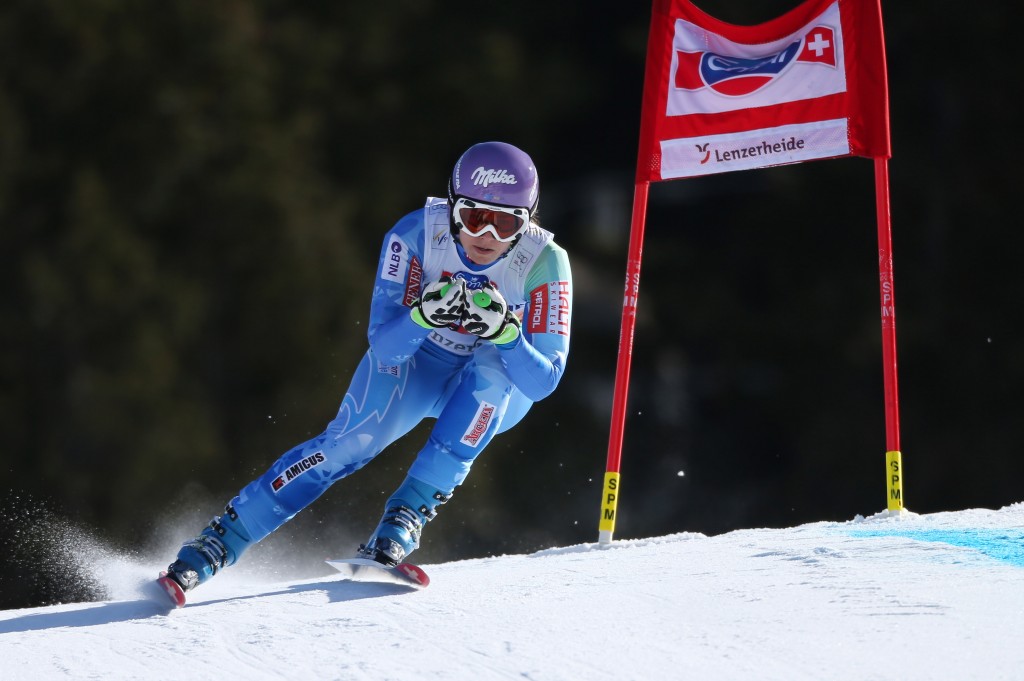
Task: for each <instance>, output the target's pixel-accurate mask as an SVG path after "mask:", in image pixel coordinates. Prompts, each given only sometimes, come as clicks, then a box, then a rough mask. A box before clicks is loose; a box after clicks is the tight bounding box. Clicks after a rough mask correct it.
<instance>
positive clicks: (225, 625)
mask: <svg viewBox="0 0 1024 681" xmlns="http://www.w3.org/2000/svg"><path fill="white" fill-rule="evenodd" d="M107 560H109V561H112V563H114V564H116V565H115V567H112V568H111V569H110V570H109V575H108V579H109V580H111V583H110V584H108V585H107V586H108V589H109V590H110V592H111V593H113V594H115V595H116V596H115V597H116V599H117V600H111V601H105V602H100V603H77V604H66V605H59V606H49V607H43V608H30V609H23V610H6V611H0V661H2V665H0V679H2V680H5V681H6V680H7V679H11V680H15V679H17V680H22V679H32V680H35V679H147V680H153V679H175V680H180V679H183V678H194V677H196V676H211V677H212V678H222V677H227V678H244V679H249V680H258V679H344V680H348V679H366V680H373V681H386V680H391V679H395V680H402V681H404V680H417V681H418V680H428V681H430V680H442V679H446V680H462V679H467V680H469V679H473V680H480V679H520V680H522V679H526V680H530V681H583V680H585V681H603V680H607V681H613V680H614V681H621V680H623V679H637V680H641V679H643V680H649V679H698V678H701V679H703V678H715V679H745V680H746V679H779V680H780V681H782V680H785V681H799V680H802V679H807V680H815V681H817V680H821V679H829V680H841V679H851V680H854V679H856V680H857V681H864V680H869V679H893V680H896V679H899V680H900V681H908V680H913V679H922V680H924V679H928V680H931V679H984V680H985V681H992V680H996V679H1022V678H1024V652H1022V650H1024V646H1022V645H1021V644H1020V633H1021V632H1022V631H1024V504H1014V505H1012V506H1008V507H1005V508H1002V509H999V510H988V509H972V510H966V511H956V512H948V513H936V514H930V515H918V514H914V513H911V512H909V511H904V512H902V513H899V514H894V513H888V512H883V513H879V514H876V515H873V516H870V517H867V518H864V517H861V516H858V517H857V518H855V519H853V520H851V521H848V522H843V523H834V522H820V523H811V524H808V525H801V526H798V527H794V528H786V529H750V530H740V531H735V532H730V533H728V534H723V535H720V536H715V537H707V536H704V535H701V534H693V533H682V534H675V535H669V536H665V537H655V538H647V539H631V540H616V541H615V542H613V543H612V544H611V545H610V546H599V545H597V544H583V545H578V546H570V547H564V548H553V549H548V550H545V551H540V552H537V553H534V554H530V555H510V556H499V557H491V558H480V559H475V560H464V561H457V562H451V563H443V564H438V565H428V566H424V567H426V569H427V572H428V573H429V575H430V577H431V586H430V587H429V588H427V589H425V590H422V591H416V590H414V589H411V588H408V587H405V586H400V585H392V584H373V583H356V582H350V581H344V580H343V579H342V578H341V576H340V575H337V574H336V573H334V571H333V570H331V568H329V567H327V566H326V565H325V566H324V574H323V576H322V577H316V578H313V579H304V580H298V581H291V582H288V581H276V582H270V583H268V582H266V581H260V580H259V579H257V578H254V577H253V576H252V575H251V574H249V573H245V574H233V573H232V572H231V570H228V571H226V572H225V573H224V574H223V575H220V576H218V577H217V578H215V579H214V580H212V581H211V582H210V583H208V584H206V585H203V586H202V587H199V588H198V589H196V590H195V591H193V592H192V593H191V594H189V596H190V600H189V603H188V605H187V606H186V607H184V608H182V609H180V610H171V609H170V608H169V607H167V606H165V605H163V602H164V600H165V599H166V597H165V596H164V595H163V594H162V593H160V592H159V591H158V590H157V588H156V587H155V585H154V583H153V582H152V579H153V578H154V577H155V575H156V573H157V572H158V570H159V569H160V566H156V565H141V564H137V563H133V562H131V561H127V560H123V559H118V558H117V557H116V556H108V557H107Z"/></svg>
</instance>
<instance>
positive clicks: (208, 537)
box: [157, 503, 253, 607]
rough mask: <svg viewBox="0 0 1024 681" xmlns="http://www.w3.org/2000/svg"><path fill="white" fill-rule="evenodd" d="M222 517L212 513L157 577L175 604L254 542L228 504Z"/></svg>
mask: <svg viewBox="0 0 1024 681" xmlns="http://www.w3.org/2000/svg"><path fill="white" fill-rule="evenodd" d="M224 513H225V515H224V516H214V518H213V520H211V521H210V524H209V525H208V526H207V527H205V528H203V531H202V532H201V533H200V534H199V536H197V537H195V538H194V539H191V540H189V541H187V542H185V543H184V544H182V546H181V549H179V550H178V556H177V559H176V560H175V561H174V562H173V563H171V564H170V565H169V566H168V567H167V570H166V571H165V572H161V573H160V578H159V579H158V580H157V581H158V582H159V583H160V585H161V586H162V587H163V588H164V590H165V591H166V592H167V594H168V595H169V596H170V597H171V599H172V600H173V601H175V604H176V605H177V606H178V607H181V606H182V605H184V603H185V592H187V591H191V590H192V589H194V588H196V587H197V586H199V585H200V584H202V583H203V582H205V581H206V580H208V579H210V577H213V576H214V575H215V574H217V572H218V571H219V570H221V569H222V568H226V567H228V566H229V565H232V564H234V563H235V562H236V561H237V560H238V558H239V557H240V556H241V555H242V553H243V552H244V551H245V550H246V549H247V548H249V546H250V545H251V544H252V543H253V542H252V540H251V539H250V538H249V533H248V532H247V531H246V529H245V526H244V525H242V522H241V521H240V520H239V519H238V514H237V513H236V512H235V509H234V507H233V506H232V505H231V504H230V503H229V504H228V505H227V506H225V507H224Z"/></svg>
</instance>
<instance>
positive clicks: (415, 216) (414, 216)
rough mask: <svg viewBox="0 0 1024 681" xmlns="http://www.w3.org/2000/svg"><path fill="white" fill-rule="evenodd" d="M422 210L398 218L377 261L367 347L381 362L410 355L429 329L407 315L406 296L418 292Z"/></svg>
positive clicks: (397, 359) (392, 362)
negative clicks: (368, 345)
mask: <svg viewBox="0 0 1024 681" xmlns="http://www.w3.org/2000/svg"><path fill="white" fill-rule="evenodd" d="M421 216H422V211H415V212H413V213H410V214H409V215H406V216H405V217H404V218H402V219H401V220H399V221H398V222H397V223H396V224H395V226H394V227H393V228H392V229H391V231H389V232H388V233H387V235H385V237H384V244H383V246H382V247H381V252H380V260H379V262H378V263H377V277H376V279H375V281H374V283H373V295H372V297H371V298H370V323H369V326H368V328H367V331H366V335H367V338H368V339H369V341H370V349H371V350H372V351H373V354H374V355H375V356H376V357H377V359H378V360H380V361H381V362H383V363H384V364H390V365H395V364H402V363H404V362H406V361H408V359H409V358H410V357H412V356H413V355H414V354H415V353H416V351H417V350H419V348H420V346H421V345H423V341H424V340H426V337H427V334H428V333H429V330H428V329H425V328H423V327H422V326H420V325H419V324H417V323H416V322H414V321H413V320H412V318H411V317H410V316H409V307H408V306H407V305H406V304H405V300H406V298H407V296H410V295H411V296H412V297H416V296H419V294H420V277H421V276H422V270H421V269H420V268H421V263H422V262H423V257H422V240H423V236H422V235H423V221H422V217H421Z"/></svg>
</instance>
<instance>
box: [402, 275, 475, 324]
mask: <svg viewBox="0 0 1024 681" xmlns="http://www.w3.org/2000/svg"><path fill="white" fill-rule="evenodd" d="M465 310H466V282H465V281H463V280H462V279H458V280H452V278H451V277H448V276H444V277H441V278H440V279H438V280H437V281H435V282H434V283H433V284H431V285H430V286H428V287H427V288H426V289H425V290H424V291H423V295H421V296H420V297H419V299H418V300H416V301H415V302H414V303H413V304H412V311H411V312H410V313H409V314H410V316H411V317H412V320H413V321H414V322H416V323H417V324H419V325H420V326H422V327H423V328H425V329H431V328H433V329H439V328H441V327H442V326H448V325H450V324H458V323H459V322H461V321H462V317H463V315H464V314H465Z"/></svg>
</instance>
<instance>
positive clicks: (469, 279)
mask: <svg viewBox="0 0 1024 681" xmlns="http://www.w3.org/2000/svg"><path fill="white" fill-rule="evenodd" d="M445 275H447V276H451V277H453V278H461V279H464V280H465V281H466V284H467V288H468V289H469V290H473V289H476V288H479V287H480V286H482V285H483V284H485V283H490V284H491V285H492V286H494V287H495V288H497V289H498V291H500V292H501V294H502V295H503V296H504V298H505V300H506V301H507V303H508V309H509V310H510V311H512V312H513V313H515V314H516V315H518V316H519V317H520V319H521V320H522V333H521V334H520V335H519V337H517V338H516V339H515V340H514V341H512V342H510V343H507V344H504V345H496V344H494V343H492V342H490V341H486V340H482V339H480V338H479V337H477V336H474V335H471V334H468V333H467V332H466V331H465V330H464V329H462V328H461V327H460V328H440V329H425V328H423V327H421V326H419V325H418V324H416V322H414V321H413V320H412V318H411V317H410V315H409V312H410V306H411V304H412V303H413V302H414V301H415V300H416V299H417V298H418V297H419V296H420V294H421V293H422V291H423V289H424V288H425V286H427V285H429V284H431V283H433V282H435V281H437V280H438V279H439V278H440V277H442V276H445ZM571 311H572V277H571V273H570V270H569V261H568V257H567V255H566V253H565V251H564V250H563V249H562V248H561V247H560V246H558V245H556V244H555V243H554V241H553V240H552V234H551V233H550V232H547V231H546V230H544V229H541V228H540V227H539V226H537V225H530V226H529V228H528V229H527V231H526V232H525V233H524V234H523V236H522V237H521V238H520V239H519V240H518V242H516V244H515V245H514V246H513V247H512V248H511V249H510V250H509V251H508V252H507V253H506V254H505V255H504V256H503V257H501V258H499V259H498V260H497V261H496V262H494V263H492V264H490V265H485V266H481V265H476V264H474V263H472V262H471V261H470V260H469V259H468V258H467V257H466V255H465V252H464V251H463V250H462V246H461V245H460V244H459V243H458V241H457V240H455V239H453V237H452V234H451V231H450V228H449V208H448V204H447V202H446V201H445V200H444V199H429V200H428V201H427V204H426V206H425V207H424V208H422V209H420V210H416V211H414V212H412V213H409V214H408V215H406V216H405V217H403V218H402V219H400V220H399V221H398V222H397V223H396V224H395V226H394V227H393V228H392V229H391V230H390V231H389V232H388V233H387V235H386V236H385V238H384V242H383V246H382V248H381V253H380V262H379V263H378V267H377V275H376V281H375V283H374V289H373V296H372V300H371V305H370V320H369V328H368V338H369V343H370V347H369V349H368V350H367V351H366V354H365V355H363V358H362V360H361V361H360V363H359V366H358V368H357V369H356V371H355V373H354V375H353V377H352V381H351V383H350V385H349V387H348V391H347V392H346V393H345V396H344V398H342V401H341V406H340V408H339V409H338V414H337V416H336V417H335V418H334V419H333V420H332V421H331V422H330V423H328V424H327V428H326V429H325V430H324V432H323V433H321V434H319V435H317V436H316V437H314V438H312V439H310V440H309V441H307V442H304V443H303V444H300V445H298V446H297V447H294V448H293V449H291V450H289V451H288V452H286V453H285V454H284V455H282V456H281V458H279V459H278V460H277V461H276V462H274V464H273V465H272V466H270V468H269V470H267V472H266V473H264V474H263V475H262V476H260V477H259V478H257V479H256V480H254V481H253V482H251V483H249V484H248V485H246V486H245V487H244V488H243V489H242V490H241V491H240V492H239V494H238V496H236V497H235V498H234V499H233V500H232V501H231V503H230V504H229V505H228V509H227V510H228V512H229V515H230V520H231V521H233V522H231V523H230V525H231V527H232V530H233V531H232V532H229V533H227V536H224V534H225V533H224V532H223V530H221V535H222V537H223V538H224V543H225V544H227V547H228V550H229V559H228V564H230V563H233V562H235V560H237V558H238V556H239V555H241V553H242V551H244V550H245V548H247V547H248V546H250V545H251V544H253V543H255V542H257V541H259V540H261V539H263V538H264V537H266V536H267V535H268V534H270V533H271V532H273V531H274V530H276V529H277V528H278V527H280V526H281V525H282V524H283V523H285V522H286V521H288V520H290V519H291V518H292V517H293V516H294V515H295V514H296V513H298V512H299V511H300V510H302V509H303V508H305V507H306V506H308V505H309V504H310V503H312V502H313V501H314V500H315V499H317V498H318V497H319V496H320V495H321V494H323V493H324V492H325V491H326V490H327V488H328V487H330V486H331V485H332V484H334V483H335V482H337V481H338V480H340V479H341V478H344V477H346V476H347V475H349V474H350V473H353V472H355V471H357V470H359V469H360V468H362V467H363V466H365V465H366V464H367V463H369V462H370V461H371V460H372V459H373V458H374V457H375V456H377V455H378V454H379V453H380V452H381V451H382V450H383V449H384V448H385V447H387V446H388V445H390V444H391V443H392V442H394V441H395V440H397V439H398V438H400V437H401V436H402V435H404V434H406V433H408V432H409V431H410V430H411V429H412V428H413V427H415V426H416V425H417V424H418V423H419V422H420V421H422V420H423V419H424V418H427V417H433V418H436V419H437V421H436V423H435V425H434V428H433V430H432V431H431V433H430V436H429V438H428V440H427V442H426V444H425V445H424V446H423V448H422V449H421V450H420V451H419V453H418V454H417V456H416V459H415V461H414V462H413V464H412V466H411V468H410V470H409V478H408V479H407V483H409V482H410V481H411V482H412V483H414V484H415V485H416V487H417V489H426V490H429V493H431V494H433V495H434V499H435V500H440V501H441V502H443V501H445V500H447V498H448V497H449V496H451V494H452V492H453V491H454V490H455V488H456V487H457V486H458V485H460V484H461V483H462V482H463V481H464V480H465V479H466V476H467V474H468V473H469V470H470V467H471V466H472V465H473V462H474V461H475V460H476V458H477V457H478V456H479V455H480V453H481V452H483V450H484V448H485V447H486V446H487V444H488V443H489V442H490V441H491V439H492V438H493V437H494V436H495V435H496V434H498V433H501V432H504V431H506V430H508V429H510V428H511V427H513V426H514V425H516V423H518V422H519V421H520V420H521V419H522V418H523V416H524V415H525V414H526V412H527V411H528V410H529V408H530V406H531V405H532V404H533V403H534V402H536V401H537V400H540V399H543V398H544V397H547V396H548V395H549V394H551V392H552V391H553V390H554V389H555V387H556V386H557V385H558V382H559V379H560V378H561V376H562V372H563V371H564V369H565V363H566V357H567V354H568V351H569V327H570V317H571ZM404 487H405V485H403V488H404ZM403 488H400V489H399V491H400V492H401V491H402V489H403ZM417 503H418V502H417ZM434 503H435V504H436V502H434ZM433 507H434V504H432V505H430V506H429V511H430V512H428V513H426V516H427V519H429V518H430V517H433V515H432V511H433ZM215 520H219V519H215ZM227 520H228V518H225V522H226V521H227ZM236 535H237V536H236ZM413 548H415V547H413Z"/></svg>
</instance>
